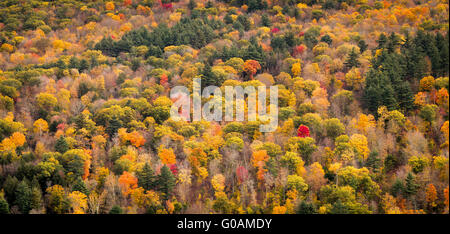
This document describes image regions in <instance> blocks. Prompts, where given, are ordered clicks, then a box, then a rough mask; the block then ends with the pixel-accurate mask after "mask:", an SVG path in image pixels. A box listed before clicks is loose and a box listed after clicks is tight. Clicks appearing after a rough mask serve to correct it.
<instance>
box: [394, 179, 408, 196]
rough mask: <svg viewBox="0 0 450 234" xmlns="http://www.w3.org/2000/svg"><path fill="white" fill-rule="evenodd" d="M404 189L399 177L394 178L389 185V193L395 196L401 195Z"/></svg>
mask: <svg viewBox="0 0 450 234" xmlns="http://www.w3.org/2000/svg"><path fill="white" fill-rule="evenodd" d="M404 190H405V186H404V185H403V182H402V181H401V180H400V179H396V180H395V182H394V184H393V185H392V187H391V194H392V195H394V196H395V197H398V196H401V195H402V194H403V191H404Z"/></svg>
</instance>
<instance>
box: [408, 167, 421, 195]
mask: <svg viewBox="0 0 450 234" xmlns="http://www.w3.org/2000/svg"><path fill="white" fill-rule="evenodd" d="M418 189H419V185H418V184H417V183H416V179H415V178H414V176H413V175H412V173H411V172H410V173H408V175H407V176H406V179H405V194H406V196H408V197H410V196H413V195H415V194H416V193H417V190H418Z"/></svg>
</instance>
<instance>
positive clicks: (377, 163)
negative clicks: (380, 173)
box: [365, 151, 381, 171]
mask: <svg viewBox="0 0 450 234" xmlns="http://www.w3.org/2000/svg"><path fill="white" fill-rule="evenodd" d="M365 166H366V167H368V168H372V169H373V170H374V171H377V169H379V168H380V167H381V159H380V158H379V157H378V152H377V151H372V152H370V154H369V157H367V160H366V163H365Z"/></svg>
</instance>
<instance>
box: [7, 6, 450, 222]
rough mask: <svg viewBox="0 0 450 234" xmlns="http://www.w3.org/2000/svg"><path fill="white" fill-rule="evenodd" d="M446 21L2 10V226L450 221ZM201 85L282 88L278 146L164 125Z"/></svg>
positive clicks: (419, 15) (418, 10)
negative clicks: (78, 218)
mask: <svg viewBox="0 0 450 234" xmlns="http://www.w3.org/2000/svg"><path fill="white" fill-rule="evenodd" d="M448 17H449V3H448V0H431V1H425V0H394V1H377V0H336V1H333V0H209V1H206V0H175V1H173V2H171V1H170V0H165V1H164V0H163V1H161V0H158V1H157V0H114V1H103V0H89V1H79V0H52V1H50V0H44V1H38V0H3V1H0V213H7V214H28V213H32V214H65V213H76V214H83V213H88V214H117V213H123V214H133V213H157V214H173V213H233V214H238V213H239V214H266V213H275V214H285V213H286V214H293V213H299V214H313V213H314V214H315V213H318V214H342V213H344V214H378V213H382V214H400V213H407V214H425V213H426V214H434V213H438V214H442V213H447V214H448V212H449V148H448V147H449V94H448V91H449V48H448V46H449V18H448ZM195 77H200V78H201V80H202V86H208V85H215V86H218V87H222V88H223V87H224V86H239V85H240V86H243V87H247V86H254V87H257V86H261V85H266V86H267V87H268V86H274V85H277V86H278V89H279V97H278V106H279V109H278V113H279V124H278V128H277V130H276V131H274V132H269V133H262V132H260V131H259V125H260V124H261V120H258V121H244V122H226V121H220V122H207V121H193V122H187V121H175V120H173V119H171V118H170V107H171V105H172V103H173V102H174V100H173V99H170V90H171V88H173V87H175V86H179V85H182V86H186V87H192V80H193V78H195ZM203 101H207V100H206V99H203Z"/></svg>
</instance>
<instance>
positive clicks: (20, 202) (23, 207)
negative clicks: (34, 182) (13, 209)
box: [16, 180, 33, 214]
mask: <svg viewBox="0 0 450 234" xmlns="http://www.w3.org/2000/svg"><path fill="white" fill-rule="evenodd" d="M32 198H33V193H32V190H31V187H30V185H29V184H28V183H27V182H26V181H25V180H22V181H21V182H20V183H19V185H17V189H16V204H17V206H18V207H19V210H20V212H21V213H22V214H28V212H30V210H31V209H32V205H33V202H32V201H33V200H32Z"/></svg>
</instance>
